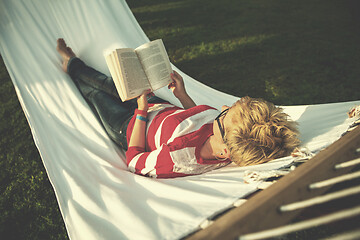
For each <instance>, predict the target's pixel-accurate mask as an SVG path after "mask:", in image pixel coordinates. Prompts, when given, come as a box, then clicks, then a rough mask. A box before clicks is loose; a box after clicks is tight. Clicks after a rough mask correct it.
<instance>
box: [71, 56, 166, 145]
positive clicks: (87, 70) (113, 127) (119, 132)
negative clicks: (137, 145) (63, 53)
mask: <svg viewBox="0 0 360 240" xmlns="http://www.w3.org/2000/svg"><path fill="white" fill-rule="evenodd" d="M67 72H68V74H69V75H70V77H71V79H72V80H73V81H74V82H75V84H76V85H77V87H78V89H79V91H80V92H81V94H82V95H83V97H84V98H85V100H86V101H87V102H88V103H89V105H90V107H91V108H92V110H93V112H94V113H95V114H96V116H97V117H98V119H99V121H100V122H101V123H102V125H103V126H104V129H105V131H106V132H107V134H108V135H109V137H110V138H111V139H112V140H113V141H114V142H115V143H116V144H118V145H119V146H120V147H121V148H123V149H125V150H127V146H128V145H127V140H126V129H127V126H128V124H129V121H130V120H131V118H132V117H133V115H134V110H135V109H136V108H137V101H136V99H132V100H129V101H126V102H122V101H121V99H120V98H119V95H118V92H117V90H116V88H115V84H114V82H113V79H112V78H111V77H108V76H106V75H105V74H103V73H101V72H99V71H97V70H95V69H93V68H91V67H89V66H87V65H86V64H85V63H84V62H83V61H82V60H80V59H79V58H76V57H74V58H71V59H70V60H69V63H68V66H67ZM148 102H149V103H160V102H164V100H162V99H160V98H158V97H156V96H153V97H150V98H148Z"/></svg>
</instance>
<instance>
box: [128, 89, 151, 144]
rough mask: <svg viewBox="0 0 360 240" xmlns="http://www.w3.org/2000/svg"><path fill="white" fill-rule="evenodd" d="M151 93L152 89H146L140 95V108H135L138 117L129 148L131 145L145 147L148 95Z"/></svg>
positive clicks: (138, 101)
mask: <svg viewBox="0 0 360 240" xmlns="http://www.w3.org/2000/svg"><path fill="white" fill-rule="evenodd" d="M149 93H150V90H147V91H144V92H143V94H142V95H141V96H140V97H138V99H137V103H138V109H137V110H135V114H136V115H137V116H136V119H135V123H134V128H133V131H132V133H131V137H130V141H129V148H130V147H140V148H143V149H145V129H146V122H147V121H146V120H147V118H146V117H147V111H148V108H149V107H148V101H147V98H146V96H147V95H148V94H149Z"/></svg>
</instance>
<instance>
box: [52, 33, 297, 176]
mask: <svg viewBox="0 0 360 240" xmlns="http://www.w3.org/2000/svg"><path fill="white" fill-rule="evenodd" d="M57 51H58V52H59V53H60V55H61V56H62V58H63V69H64V71H65V72H67V73H68V74H69V75H70V76H71V78H72V79H73V81H74V82H75V83H76V85H77V86H78V88H79V90H80V91H81V93H82V95H83V96H84V98H85V99H86V100H87V101H88V102H89V104H90V106H91V107H92V108H93V110H94V112H95V113H96V114H97V116H98V117H99V119H100V121H101V122H102V124H103V125H104V128H105V130H106V131H107V133H108V135H109V136H110V138H111V139H112V140H113V141H114V142H116V143H117V144H118V145H119V146H120V147H122V148H124V149H125V150H127V152H126V161H127V165H128V166H129V169H130V171H132V172H135V173H137V174H141V175H144V176H151V177H158V178H160V177H161V178H169V177H178V176H187V175H194V174H201V173H204V172H208V171H210V170H213V169H217V168H219V167H222V166H225V165H227V164H229V163H230V162H234V163H236V164H238V165H239V166H245V165H252V164H258V163H263V162H267V161H269V160H271V159H275V158H279V157H283V156H286V155H288V154H290V153H291V152H292V151H293V149H294V148H295V147H296V146H297V145H298V144H299V140H298V138H297V135H298V131H297V129H296V124H295V122H292V121H289V120H288V119H287V118H288V116H287V115H286V114H285V113H283V112H282V109H281V108H278V107H275V106H274V105H273V104H271V103H269V102H266V101H264V100H261V99H253V98H250V97H243V98H241V99H240V100H238V101H237V102H236V103H235V104H234V105H233V106H232V107H227V106H223V108H222V112H221V113H220V114H219V112H218V111H217V110H216V109H214V108H212V107H210V106H206V105H200V106H196V104H195V103H194V101H193V100H192V99H191V98H190V96H189V95H188V94H187V93H186V90H185V86H184V82H183V79H182V77H181V76H180V75H179V74H178V73H177V72H175V71H174V73H173V74H171V78H172V80H173V82H172V83H171V84H169V89H171V90H172V92H173V93H174V95H175V97H177V98H178V99H179V100H180V102H181V104H182V106H183V108H179V107H176V106H174V105H171V104H170V103H168V102H166V101H164V100H162V99H160V98H158V97H155V96H151V97H148V94H149V93H150V92H149V91H145V92H144V93H143V94H142V95H141V96H140V97H138V98H137V100H130V101H127V102H122V101H121V100H120V99H119V97H118V94H117V91H116V88H115V86H114V83H113V81H112V79H111V78H110V77H107V76H105V75H104V74H102V73H100V72H98V71H96V70H94V69H93V68H90V67H88V66H86V65H85V64H84V62H82V61H81V60H80V59H79V58H76V56H75V54H74V53H73V51H72V50H71V48H69V47H67V46H66V43H65V41H64V40H63V39H58V41H57ZM230 159H231V160H230Z"/></svg>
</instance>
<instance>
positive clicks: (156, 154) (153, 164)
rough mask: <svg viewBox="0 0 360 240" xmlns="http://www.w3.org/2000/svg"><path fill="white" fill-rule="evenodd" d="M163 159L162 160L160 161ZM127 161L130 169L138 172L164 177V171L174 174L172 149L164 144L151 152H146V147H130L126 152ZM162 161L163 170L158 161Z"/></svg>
mask: <svg viewBox="0 0 360 240" xmlns="http://www.w3.org/2000/svg"><path fill="white" fill-rule="evenodd" d="M159 159H161V161H158V160H159ZM126 161H127V165H128V167H129V170H130V171H131V172H133V173H136V174H141V175H144V176H150V177H162V175H163V174H164V173H167V174H169V176H172V174H171V173H172V168H173V165H174V163H173V161H172V158H171V155H170V149H169V147H168V146H167V145H165V144H163V145H161V147H159V148H157V149H155V150H154V151H151V152H145V149H144V148H140V147H129V149H128V150H127V152H126ZM159 162H161V172H158V171H159V165H158V163H159Z"/></svg>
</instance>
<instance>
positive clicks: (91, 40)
mask: <svg viewBox="0 0 360 240" xmlns="http://www.w3.org/2000/svg"><path fill="white" fill-rule="evenodd" d="M0 32H1V35H0V50H1V54H2V57H3V58H4V61H5V64H6V67H7V69H8V71H9V74H10V76H11V79H12V81H13V84H14V86H15V89H16V93H17V95H18V98H19V101H20V103H21V106H22V108H23V110H24V112H25V115H26V117H27V119H28V122H29V125H30V128H31V131H32V134H33V137H34V141H35V143H36V146H37V147H38V149H39V152H40V155H41V158H42V160H43V163H44V165H45V168H46V171H47V173H48V176H49V179H50V181H51V183H52V185H53V188H54V191H55V194H56V197H57V200H58V203H59V206H60V210H61V213H62V216H63V219H64V221H65V225H66V228H67V231H68V235H69V237H70V238H71V239H86V240H90V239H177V238H181V237H183V236H186V235H187V234H189V233H191V232H192V231H194V230H195V229H197V228H198V226H199V224H201V222H203V221H204V220H205V219H206V218H207V217H209V216H211V215H213V214H215V213H217V212H219V211H222V210H223V209H226V208H227V207H229V206H230V205H232V203H233V202H235V201H236V200H237V199H238V198H241V197H244V196H246V195H248V194H249V193H251V192H253V191H255V190H256V188H257V185H258V184H259V183H258V182H255V183H251V184H245V183H244V181H243V174H244V171H245V170H249V169H257V170H273V169H277V168H279V167H281V166H284V165H287V164H289V163H290V162H291V161H292V159H291V158H290V157H289V158H284V159H280V160H276V161H274V162H271V163H266V164H262V165H259V166H254V167H246V168H239V167H226V168H223V169H220V170H217V171H213V172H210V173H207V174H203V175H199V176H190V177H184V178H177V179H162V180H156V179H151V178H146V177H142V176H138V175H134V174H132V173H130V172H128V171H127V169H126V165H125V163H124V162H123V160H124V159H125V157H124V152H123V151H122V150H119V149H118V148H117V147H116V146H115V145H114V144H113V142H112V141H111V140H110V139H109V137H108V136H107V134H106V133H105V131H104V130H103V128H102V126H101V125H100V123H99V122H98V121H97V120H96V118H95V116H94V115H93V113H92V111H91V110H90V108H89V106H88V105H87V104H86V102H85V100H84V99H83V98H82V96H81V95H80V93H79V91H78V90H77V88H76V86H75V85H74V84H73V82H72V81H71V79H70V78H69V76H67V74H65V73H64V72H63V71H62V70H61V64H60V62H61V60H60V56H59V55H58V53H57V52H56V50H55V47H56V39H57V38H59V37H62V38H64V39H66V41H67V43H68V44H69V45H70V46H71V47H72V48H73V49H74V52H76V53H77V55H78V56H79V57H81V58H82V59H83V60H84V61H85V62H86V63H87V64H89V65H90V66H93V67H94V68H96V69H98V70H99V71H102V72H104V73H107V74H109V72H108V69H107V67H106V63H105V59H104V57H103V52H104V51H106V50H107V49H109V48H111V47H114V46H117V47H137V46H139V45H140V44H143V43H145V42H147V41H148V38H147V37H146V35H145V34H144V32H143V31H142V29H141V28H140V26H139V24H138V23H137V21H136V20H135V18H134V17H133V15H132V13H131V11H130V10H129V8H128V6H127V5H126V3H125V1H110V0H109V1H97V0H79V1H41V0H33V1H27V0H23V1H20V0H17V1H1V2H0ZM182 75H183V76H184V78H185V81H186V85H187V89H188V92H189V94H190V95H191V96H192V97H193V98H194V100H195V102H196V103H197V104H208V105H211V106H214V107H216V108H220V107H221V106H222V105H224V104H227V105H231V104H232V103H233V102H234V101H236V100H237V97H234V96H230V95H227V94H224V93H221V92H218V91H216V90H214V89H211V88H209V87H207V86H205V85H203V84H201V83H199V82H197V81H196V80H194V79H192V78H190V77H189V76H187V75H185V74H183V73H182ZM156 94H157V95H159V96H160V97H162V98H164V99H167V100H169V101H170V102H173V103H174V104H177V105H178V104H179V102H177V100H176V99H175V98H174V97H173V96H172V93H170V92H169V91H168V89H161V90H159V91H158V92H157V93H156ZM208 96H216V99H214V97H211V98H210V97H208ZM356 104H360V102H359V101H358V102H348V103H336V104H324V105H310V106H292V107H285V109H286V112H287V113H289V114H290V115H291V117H292V118H293V119H294V120H297V121H298V122H299V123H300V131H301V134H302V140H303V142H304V146H307V147H308V148H309V149H310V150H311V151H314V152H316V151H318V150H320V149H322V148H324V147H325V146H328V145H329V144H330V143H332V142H334V141H335V140H336V139H338V138H339V137H340V136H341V134H342V133H343V132H344V131H345V130H346V129H347V128H348V126H349V124H350V122H351V120H349V119H347V116H346V111H347V110H348V109H349V108H350V107H352V106H354V105H356Z"/></svg>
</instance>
